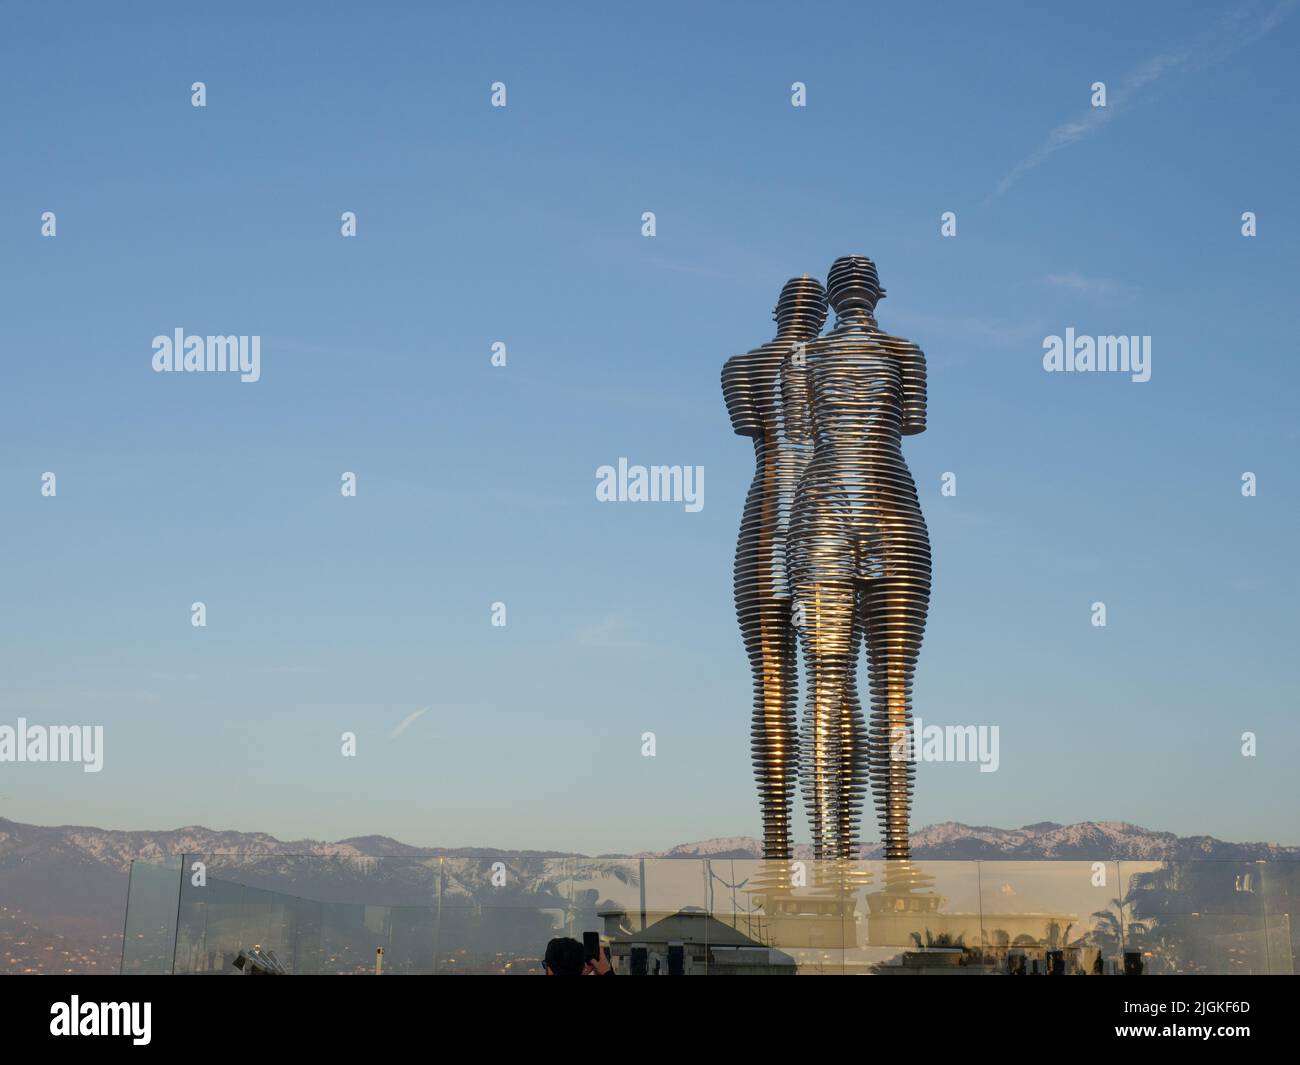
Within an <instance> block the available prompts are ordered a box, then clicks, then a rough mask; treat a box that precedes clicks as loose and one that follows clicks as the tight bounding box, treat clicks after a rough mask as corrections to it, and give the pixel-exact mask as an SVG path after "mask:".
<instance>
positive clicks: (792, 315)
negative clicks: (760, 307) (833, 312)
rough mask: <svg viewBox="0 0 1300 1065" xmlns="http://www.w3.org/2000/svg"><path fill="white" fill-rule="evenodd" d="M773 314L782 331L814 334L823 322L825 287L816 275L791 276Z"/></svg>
mask: <svg viewBox="0 0 1300 1065" xmlns="http://www.w3.org/2000/svg"><path fill="white" fill-rule="evenodd" d="M772 317H773V318H775V319H776V324H777V330H778V331H779V332H781V333H786V334H794V335H795V336H799V337H812V336H816V335H817V334H818V333H820V332H821V330H822V326H823V325H825V324H826V290H825V289H824V288H822V285H821V282H820V281H818V280H817V279H816V278H815V277H809V276H808V275H807V274H805V275H804V276H803V277H792V278H791V279H790V280H789V281H787V282H786V283H785V285H784V286H783V287H782V288H781V295H780V297H779V298H778V299H777V301H776V306H775V307H774V308H773V309H772Z"/></svg>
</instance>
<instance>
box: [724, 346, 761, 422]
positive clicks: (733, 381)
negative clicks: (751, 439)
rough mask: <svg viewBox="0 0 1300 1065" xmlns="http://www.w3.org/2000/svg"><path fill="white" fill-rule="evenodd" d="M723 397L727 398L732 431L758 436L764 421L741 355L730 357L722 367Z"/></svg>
mask: <svg viewBox="0 0 1300 1065" xmlns="http://www.w3.org/2000/svg"><path fill="white" fill-rule="evenodd" d="M722 398H723V399H724V400H726V402H727V413H728V414H729V415H731V428H732V431H733V432H735V433H736V435H737V436H758V435H759V433H760V432H761V431H762V423H761V421H760V420H759V417H758V410H757V408H756V407H755V405H754V393H753V390H752V389H751V388H750V385H749V376H748V375H747V374H746V373H745V367H744V365H743V364H742V363H741V362H740V357H739V356H734V357H732V358H730V359H728V360H727V362H726V365H724V366H723V367H722Z"/></svg>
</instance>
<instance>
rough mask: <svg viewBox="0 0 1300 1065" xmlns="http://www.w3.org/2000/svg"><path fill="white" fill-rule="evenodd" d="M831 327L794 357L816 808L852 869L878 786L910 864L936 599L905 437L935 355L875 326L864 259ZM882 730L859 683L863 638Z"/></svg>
mask: <svg viewBox="0 0 1300 1065" xmlns="http://www.w3.org/2000/svg"><path fill="white" fill-rule="evenodd" d="M826 288H827V296H828V299H829V302H830V305H831V306H832V307H833V308H834V309H835V312H836V315H837V318H836V322H835V326H834V328H832V329H831V331H830V332H828V333H827V334H826V335H825V336H823V337H819V338H817V339H815V340H813V341H811V342H809V343H808V344H807V346H806V355H804V356H802V357H792V358H790V359H787V362H786V366H785V368H784V370H783V372H782V379H781V391H782V395H783V397H784V400H785V407H784V409H785V412H786V432H787V435H788V436H789V437H791V439H793V440H797V441H799V442H800V443H801V445H802V446H805V447H806V446H808V445H810V446H811V448H812V455H811V458H810V460H809V461H808V463H807V465H806V467H805V468H804V470H803V473H802V475H801V476H800V478H799V485H798V489H797V491H796V495H795V502H794V512H793V516H792V518H791V521H790V528H789V535H788V544H787V555H788V561H787V565H788V570H789V579H790V582H791V584H792V586H793V590H794V597H795V603H796V607H795V615H796V624H797V625H798V627H799V631H800V633H801V636H802V644H803V653H804V663H805V671H806V676H807V678H808V679H807V694H806V696H805V708H804V718H803V725H802V730H801V737H800V743H801V755H802V758H801V774H802V778H803V785H804V801H805V805H806V806H807V809H808V815H809V818H810V820H811V827H812V836H813V852H814V854H815V856H816V857H818V858H834V859H850V858H853V857H856V852H857V848H858V819H859V816H860V813H861V807H862V803H863V797H864V795H865V791H866V786H867V782H868V779H869V780H870V783H871V789H872V792H873V793H874V796H875V800H876V809H877V814H878V817H879V822H880V829H881V834H882V837H883V841H884V849H885V857H886V858H887V859H893V860H900V859H906V858H907V857H908V855H909V853H910V852H909V845H908V821H909V808H910V805H911V792H912V777H913V774H914V767H913V765H912V761H911V758H910V750H907V749H906V744H905V742H903V741H905V740H906V738H907V737H910V735H911V723H912V712H911V694H912V676H913V673H914V671H915V668H916V658H917V654H918V652H919V651H920V646H921V639H922V636H923V634H924V631H925V619H926V613H927V609H928V606H929V597H930V542H929V537H928V534H927V531H926V526H925V519H924V517H923V516H922V514H921V507H920V504H919V502H918V500H917V494H916V486H915V484H914V483H913V481H912V476H911V473H910V472H909V471H908V468H907V463H906V461H905V460H904V458H903V452H902V446H901V438H902V437H903V436H905V435H911V434H914V433H920V432H922V431H924V429H925V416H926V376H925V356H924V355H923V354H922V352H921V349H920V348H919V347H917V346H916V345H915V344H913V343H911V342H910V341H907V340H903V339H901V338H899V337H894V336H891V335H889V334H888V333H885V332H884V331H883V330H881V329H880V327H879V326H878V325H877V324H876V320H875V317H874V313H875V308H876V304H877V303H878V302H879V300H880V299H881V298H882V297H883V296H884V294H885V293H884V290H883V289H882V288H881V287H880V283H879V279H878V277H877V275H876V267H875V264H874V263H872V261H871V260H870V259H868V258H866V257H865V256H858V255H853V256H846V257H844V258H841V259H837V260H836V261H835V263H834V264H833V265H832V266H831V270H830V274H829V276H828V278H827V286H826ZM864 641H865V644H866V651H867V657H868V671H869V677H870V687H871V720H870V724H869V726H864V723H863V720H862V713H861V710H860V708H859V705H858V697H857V690H856V684H855V675H856V669H857V653H858V646H859V644H860V643H862V642H864Z"/></svg>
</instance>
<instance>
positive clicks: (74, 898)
mask: <svg viewBox="0 0 1300 1065" xmlns="http://www.w3.org/2000/svg"><path fill="white" fill-rule="evenodd" d="M912 851H913V855H914V856H915V857H916V858H918V859H931V860H941V859H954V860H955V859H974V858H980V859H1007V860H1010V859H1022V860H1024V859H1070V858H1073V859H1088V860H1118V859H1129V860H1147V861H1151V860H1160V859H1192V858H1216V859H1235V860H1252V859H1275V860H1276V859H1293V860H1294V859H1298V858H1300V847H1283V846H1279V845H1277V844H1272V843H1227V842H1224V841H1222V840H1218V839H1214V838H1213V837H1211V836H1191V837H1180V836H1175V835H1174V834H1173V833H1170V832H1153V831H1151V830H1150V829H1146V828H1141V827H1139V826H1137V825H1131V824H1127V823H1124V822H1114V821H1103V822H1091V821H1088V822H1084V823H1082V824H1077V825H1058V824H1053V823H1050V822H1042V823H1039V824H1033V825H1026V826H1024V827H1022V828H1013V829H1003V828H990V827H987V826H974V827H972V826H970V825H963V824H958V823H957V822H953V821H948V822H944V823H943V824H938V825H929V826H927V827H925V828H922V829H920V830H919V831H917V832H916V833H914V834H913V836H912ZM177 854H241V855H260V856H266V858H267V859H268V861H267V863H263V864H262V866H261V869H260V871H261V872H263V873H264V874H265V875H266V876H267V877H268V878H270V879H273V878H274V877H275V876H276V875H285V874H287V873H292V872H294V871H295V870H300V869H303V868H308V867H309V868H310V869H311V870H312V872H313V876H312V881H313V892H315V894H313V897H316V898H321V899H323V900H326V901H358V900H360V899H363V898H368V896H367V895H366V892H367V891H368V890H371V889H373V888H376V887H378V888H380V889H382V890H383V891H384V892H385V893H390V894H391V895H392V897H393V898H394V899H396V898H398V897H404V896H405V895H406V894H409V893H410V892H412V891H418V890H420V888H419V886H418V885H416V884H414V883H413V882H412V881H411V880H410V878H409V877H406V876H404V872H405V871H406V870H409V869H413V868H414V867H415V866H414V863H397V865H396V866H395V867H392V868H390V867H388V866H386V867H384V868H383V869H382V870H380V869H376V867H375V866H374V865H372V864H367V863H366V862H365V861H364V859H373V858H411V859H415V860H417V861H418V860H419V859H426V858H433V857H445V858H447V859H449V861H448V867H449V870H451V869H452V868H453V867H454V868H457V869H462V870H463V869H464V868H466V867H467V865H468V864H469V861H468V860H469V859H472V858H487V859H501V860H503V861H506V862H507V863H520V862H525V861H528V860H530V859H540V858H558V857H564V856H565V855H563V854H562V853H561V852H556V851H513V850H502V849H499V848H492V847H471V848H455V849H445V848H437V847H415V846H411V845H409V844H405V843H402V842H400V841H398V840H395V839H391V838H389V837H388V836H359V837H355V838H353V839H345V840H339V841H338V842H335V843H329V842H324V841H321V840H290V841H285V840H279V839H276V838H275V837H274V836H269V835H266V834H265V833H261V832H222V831H215V830H213V829H209V828H203V827H202V826H197V825H189V826H186V827H184V828H176V829H169V830H163V831H143V832H126V831H116V830H109V829H100V828H89V827H83V826H70V825H62V826H58V827H41V826H38V825H26V824H20V823H18V822H16V821H9V820H7V819H5V818H0V973H3V972H24V971H39V972H68V971H73V972H103V971H115V969H116V965H117V958H118V955H119V954H120V951H121V934H122V920H123V915H124V913H125V909H126V888H127V874H128V871H129V869H130V865H131V861H132V860H133V859H150V860H156V859H160V858H164V857H166V856H168V855H177ZM759 856H760V844H759V842H758V841H757V840H755V839H754V838H753V837H750V836H727V837H722V838H719V839H711V840H702V841H699V842H696V843H683V844H679V845H678V846H676V847H673V848H671V849H670V850H667V851H654V852H643V853H642V854H640V855H634V856H633V857H655V858H714V859H725V858H757V857H759ZM304 857H305V858H308V859H311V860H310V861H308V862H306V863H304V862H303V861H302V859H303V858H304ZM596 857H603V858H607V859H612V858H614V857H620V856H609V855H604V856H596ZM796 857H801V858H806V857H811V854H810V852H809V850H808V848H807V847H806V846H804V847H799V848H797V850H796ZM862 857H864V858H878V857H880V851H879V849H878V848H875V849H864V850H863V853H862ZM329 859H336V860H337V865H334V864H332V863H331V862H329V861H328V860H329ZM322 860H324V861H322ZM452 860H454V861H452ZM612 865H613V863H612V861H611V866H612ZM455 876H456V874H455V873H453V874H452V877H453V881H454V880H455ZM462 881H463V882H461V883H453V884H452V887H451V890H453V891H458V892H462V893H469V892H472V890H473V886H472V884H470V883H469V882H468V881H464V880H463V878H462ZM375 901H380V900H375Z"/></svg>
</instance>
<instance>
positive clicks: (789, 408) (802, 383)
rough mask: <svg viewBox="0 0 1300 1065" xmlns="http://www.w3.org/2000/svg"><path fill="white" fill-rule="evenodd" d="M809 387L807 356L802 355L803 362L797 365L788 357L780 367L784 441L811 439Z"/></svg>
mask: <svg viewBox="0 0 1300 1065" xmlns="http://www.w3.org/2000/svg"><path fill="white" fill-rule="evenodd" d="M811 386H812V381H811V380H810V377H809V370H808V362H807V355H806V354H805V355H803V361H802V362H799V363H796V362H795V359H794V357H793V356H788V357H787V358H786V360H785V362H784V364H783V365H782V366H781V415H782V418H783V420H784V422H785V435H786V439H787V440H789V441H790V442H791V443H796V444H798V443H807V442H808V441H810V440H811V439H812V435H813V411H812V392H811Z"/></svg>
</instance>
